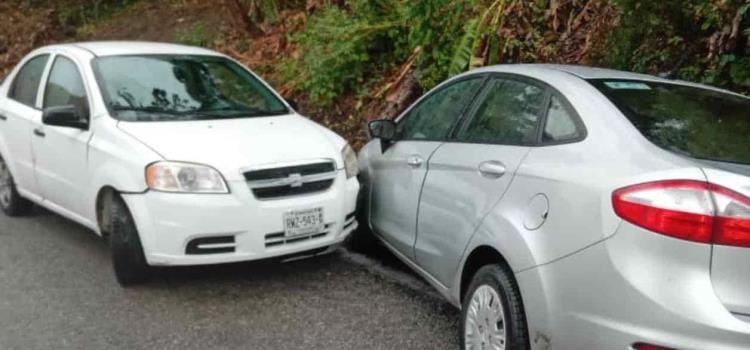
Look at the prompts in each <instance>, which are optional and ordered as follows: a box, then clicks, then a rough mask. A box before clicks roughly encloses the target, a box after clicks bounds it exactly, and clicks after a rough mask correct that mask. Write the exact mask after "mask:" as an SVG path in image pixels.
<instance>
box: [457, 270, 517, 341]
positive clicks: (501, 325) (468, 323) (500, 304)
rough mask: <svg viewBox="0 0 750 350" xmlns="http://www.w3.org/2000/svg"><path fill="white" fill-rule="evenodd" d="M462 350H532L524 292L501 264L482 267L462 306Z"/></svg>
mask: <svg viewBox="0 0 750 350" xmlns="http://www.w3.org/2000/svg"><path fill="white" fill-rule="evenodd" d="M461 321H462V324H463V331H462V333H463V334H462V337H461V340H462V347H463V348H464V349H467V350H485V349H486V350H529V349H530V348H531V347H530V344H529V332H528V328H527V326H526V315H525V313H524V309H523V301H522V299H521V293H520V291H519V290H518V284H517V283H516V280H515V278H514V277H513V273H512V272H511V270H510V269H509V268H506V267H503V266H501V265H499V264H492V265H486V266H483V267H481V268H480V269H479V270H478V271H477V272H476V273H474V274H473V276H472V278H471V283H470V284H469V286H468V288H467V290H466V295H465V296H464V301H463V303H462V311H461Z"/></svg>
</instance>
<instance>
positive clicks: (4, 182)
mask: <svg viewBox="0 0 750 350" xmlns="http://www.w3.org/2000/svg"><path fill="white" fill-rule="evenodd" d="M32 207H33V205H32V203H31V201H29V200H28V199H26V198H23V197H21V195H20V194H19V193H18V189H17V188H16V182H15V180H14V179H13V175H12V174H11V173H10V169H9V168H8V166H7V165H6V164H5V160H4V159H3V158H2V157H0V210H2V211H3V213H5V215H8V216H21V215H25V214H28V213H29V212H30V211H31V208H32Z"/></svg>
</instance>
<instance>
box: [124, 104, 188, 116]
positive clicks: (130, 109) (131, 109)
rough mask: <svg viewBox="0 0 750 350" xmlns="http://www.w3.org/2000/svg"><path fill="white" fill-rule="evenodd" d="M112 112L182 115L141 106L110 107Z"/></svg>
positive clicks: (162, 109) (159, 108)
mask: <svg viewBox="0 0 750 350" xmlns="http://www.w3.org/2000/svg"><path fill="white" fill-rule="evenodd" d="M110 107H111V108H112V110H114V111H117V112H144V113H159V114H169V115H181V114H183V113H180V112H176V111H169V110H166V109H164V108H161V107H154V106H141V107H128V106H110Z"/></svg>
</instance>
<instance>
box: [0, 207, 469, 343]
mask: <svg viewBox="0 0 750 350" xmlns="http://www.w3.org/2000/svg"><path fill="white" fill-rule="evenodd" d="M376 255H377V254H376ZM381 258H382V259H381ZM458 319H459V313H458V311H457V310H456V309H454V308H453V307H452V306H450V305H448V304H447V303H446V302H444V301H443V300H442V299H440V298H439V297H437V296H436V295H435V293H434V292H432V290H431V289H430V288H429V287H428V286H426V284H425V283H424V282H423V281H421V280H419V279H418V278H416V277H414V276H413V275H411V274H410V273H408V272H406V271H404V270H402V269H400V268H399V266H398V264H396V263H394V262H393V258H392V257H388V256H387V255H385V254H383V255H382V257H379V256H378V257H376V259H373V258H372V257H368V256H364V255H361V254H358V253H352V252H348V251H345V250H344V251H341V252H339V253H336V254H333V255H329V256H325V257H319V258H315V259H308V260H302V261H296V262H291V263H286V264H277V263H271V262H260V263H245V264H234V265H223V266H212V267H199V268H169V269H161V270H160V271H159V273H158V277H156V278H155V279H154V280H153V281H152V282H150V283H148V284H146V285H143V286H139V287H135V288H132V289H123V288H121V287H119V285H117V283H116V282H115V279H114V277H113V274H112V270H111V265H110V260H109V254H108V250H107V246H106V244H105V242H104V241H102V240H100V239H99V238H98V237H96V236H95V235H94V234H93V233H91V232H89V231H87V230H86V229H84V228H82V227H80V226H78V225H77V224H74V223H72V222H69V221H67V220H65V219H63V218H61V217H59V216H57V215H54V214H51V213H49V212H47V211H43V210H41V209H37V210H36V211H35V213H34V214H32V215H29V216H26V217H23V218H12V219H11V218H8V217H5V216H4V215H2V214H0V349H3V350H6V349H7V350H11V349H23V350H26V349H456V348H458V334H459V331H458V328H459V326H458Z"/></svg>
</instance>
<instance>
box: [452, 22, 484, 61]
mask: <svg viewBox="0 0 750 350" xmlns="http://www.w3.org/2000/svg"><path fill="white" fill-rule="evenodd" d="M478 26H479V21H478V20H476V19H472V20H470V21H468V22H466V25H464V35H463V36H462V37H461V40H459V41H458V44H457V45H456V47H455V48H454V49H453V56H452V58H451V64H450V68H449V69H448V73H449V74H450V75H456V74H459V73H461V72H463V71H464V70H465V69H466V68H467V67H469V65H470V64H471V60H472V58H473V57H474V41H475V40H476V37H477V27H478Z"/></svg>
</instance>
